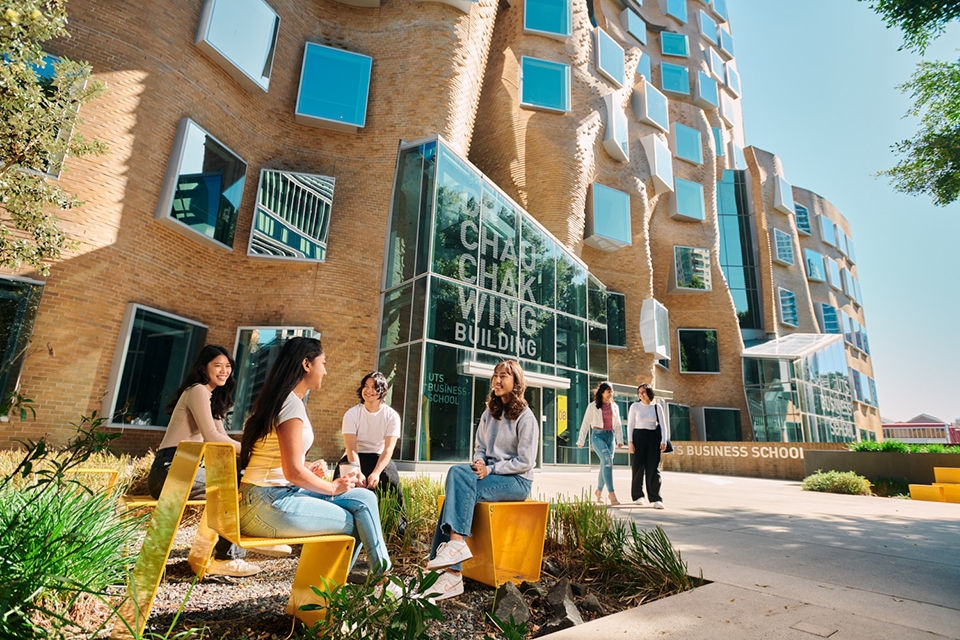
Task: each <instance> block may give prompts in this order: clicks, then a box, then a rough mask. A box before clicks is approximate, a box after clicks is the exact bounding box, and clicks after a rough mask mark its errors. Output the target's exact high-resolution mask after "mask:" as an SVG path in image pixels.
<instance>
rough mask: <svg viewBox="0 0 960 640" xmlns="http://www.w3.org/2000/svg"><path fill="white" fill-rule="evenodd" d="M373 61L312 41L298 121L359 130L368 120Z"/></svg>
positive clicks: (302, 77) (306, 55) (307, 50)
mask: <svg viewBox="0 0 960 640" xmlns="http://www.w3.org/2000/svg"><path fill="white" fill-rule="evenodd" d="M372 67H373V58H371V57H370V56H365V55H362V54H359V53H353V52H351V51H344V50H343V49H334V48H333V47H327V46H325V45H322V44H316V43H314V42H308V43H307V44H306V48H305V49H304V52H303V68H302V69H301V71H300V89H299V91H298V92H297V106H296V111H295V115H296V118H297V122H300V123H302V124H310V125H313V126H318V127H328V128H332V129H336V130H340V131H355V130H356V129H357V128H359V127H362V126H364V125H365V124H366V121H367V98H368V97H369V93H370V71H371V68H372Z"/></svg>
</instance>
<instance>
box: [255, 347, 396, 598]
mask: <svg viewBox="0 0 960 640" xmlns="http://www.w3.org/2000/svg"><path fill="white" fill-rule="evenodd" d="M326 373H327V369H326V356H325V355H324V353H323V349H322V347H321V346H320V341H319V340H317V339H315V338H301V337H297V338H291V339H290V340H288V341H287V342H286V343H284V345H283V347H282V348H281V349H280V354H279V356H278V357H277V361H276V362H275V363H274V365H273V367H272V368H271V369H270V373H269V374H267V379H266V380H265V381H264V383H263V388H262V389H261V390H260V394H259V395H258V396H257V399H256V401H254V404H253V409H252V412H251V414H250V417H249V418H248V419H247V422H246V424H245V425H244V427H243V438H242V449H241V453H240V462H241V466H242V467H243V468H244V474H243V478H242V480H241V484H240V494H241V498H240V530H241V532H242V533H243V534H244V535H250V536H262V537H268V538H272V537H291V538H292V537H296V536H314V535H322V534H344V533H345V534H348V535H351V536H353V537H354V538H355V539H356V540H357V541H358V544H357V545H356V553H359V551H360V546H361V544H362V545H363V546H365V547H366V549H367V558H368V561H369V564H370V570H371V571H372V572H373V573H375V574H384V573H386V572H387V571H388V570H389V569H390V567H391V562H390V555H389V553H388V552H387V545H386V543H385V542H384V540H383V531H382V530H381V526H380V511H379V508H378V505H377V497H376V495H375V494H374V493H373V492H372V491H367V490H366V489H361V488H354V487H355V485H356V482H357V477H356V476H355V475H353V474H351V475H348V476H345V477H340V478H337V479H336V480H334V481H332V482H331V481H328V480H326V478H324V475H325V472H326V464H324V463H323V461H322V460H318V461H316V462H310V463H308V462H306V454H307V451H309V450H310V446H311V445H312V444H313V426H312V425H311V424H310V418H309V417H307V408H306V405H304V398H305V397H306V395H307V393H308V392H309V391H312V390H319V389H320V385H321V384H322V383H323V377H324V376H325V375H326ZM356 553H355V554H354V557H353V562H356V559H357V556H356ZM351 566H352V563H351ZM393 587H395V585H393V583H390V582H387V587H386V588H387V590H388V591H391V592H393V591H394V589H393Z"/></svg>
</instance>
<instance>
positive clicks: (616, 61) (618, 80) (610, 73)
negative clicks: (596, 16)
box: [595, 27, 624, 87]
mask: <svg viewBox="0 0 960 640" xmlns="http://www.w3.org/2000/svg"><path fill="white" fill-rule="evenodd" d="M595 43H596V50H597V71H599V72H600V75H602V76H603V77H604V78H606V79H607V80H609V81H610V82H612V83H614V84H615V85H617V86H618V87H622V86H623V81H624V66H623V65H624V62H623V47H621V46H620V45H619V44H617V42H616V40H614V39H613V38H611V37H610V36H609V35H607V32H606V31H604V30H603V29H600V28H599V27H598V28H597V32H596V40H595Z"/></svg>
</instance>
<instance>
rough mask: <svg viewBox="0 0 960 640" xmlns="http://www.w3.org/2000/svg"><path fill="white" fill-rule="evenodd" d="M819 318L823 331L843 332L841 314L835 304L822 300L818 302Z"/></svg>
mask: <svg viewBox="0 0 960 640" xmlns="http://www.w3.org/2000/svg"><path fill="white" fill-rule="evenodd" d="M817 320H818V321H819V322H820V331H821V332H823V333H842V330H841V328H840V315H839V314H838V313H837V308H836V307H835V306H833V305H830V304H826V303H824V302H820V303H818V304H817Z"/></svg>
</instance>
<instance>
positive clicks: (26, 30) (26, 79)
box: [0, 0, 106, 275]
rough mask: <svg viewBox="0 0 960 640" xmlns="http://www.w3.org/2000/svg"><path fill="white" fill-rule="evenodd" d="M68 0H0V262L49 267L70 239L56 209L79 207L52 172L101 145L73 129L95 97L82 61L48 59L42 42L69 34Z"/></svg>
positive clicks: (93, 83)
mask: <svg viewBox="0 0 960 640" xmlns="http://www.w3.org/2000/svg"><path fill="white" fill-rule="evenodd" d="M64 3H65V0H0V47H2V48H0V56H2V58H3V64H2V65H0V266H2V267H5V268H7V269H12V270H19V269H20V268H21V267H23V266H28V267H33V268H35V269H37V271H39V272H40V273H42V274H44V275H46V274H47V273H49V266H48V263H49V262H50V261H51V260H56V259H58V258H59V257H60V255H61V251H62V250H63V249H65V248H67V247H69V246H70V245H71V240H70V239H69V238H68V237H67V236H66V235H65V234H64V233H63V232H62V231H61V230H60V228H59V226H58V224H59V221H58V219H57V217H56V215H55V211H57V210H67V209H71V208H73V207H76V206H79V205H80V204H81V202H80V201H79V200H78V199H77V198H76V196H75V195H74V194H69V193H66V192H65V191H64V189H63V188H62V187H61V186H60V184H59V183H58V182H57V181H56V179H55V178H53V177H51V175H50V174H54V175H55V174H57V173H59V169H60V164H61V162H62V159H63V157H64V156H65V155H67V154H69V155H71V156H74V157H78V156H83V155H88V154H91V153H92V154H99V153H103V152H104V151H105V150H106V146H105V145H104V144H103V143H102V142H99V141H96V140H86V139H85V138H84V137H83V136H81V135H80V134H78V133H75V132H72V129H73V126H74V124H75V123H76V122H77V121H78V119H77V112H78V110H79V109H80V106H81V105H83V104H84V103H86V102H88V101H89V100H91V99H93V98H95V97H96V96H98V95H100V93H102V91H103V86H102V85H101V84H100V83H99V82H96V81H93V80H91V79H90V73H91V70H90V67H89V65H87V64H86V63H83V62H74V61H71V60H68V59H66V58H59V59H56V58H53V57H52V56H49V55H47V54H45V53H44V50H43V43H45V42H47V41H49V40H51V39H54V38H64V37H68V36H69V34H68V33H67V30H66V24H67V15H66V10H65V8H64Z"/></svg>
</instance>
